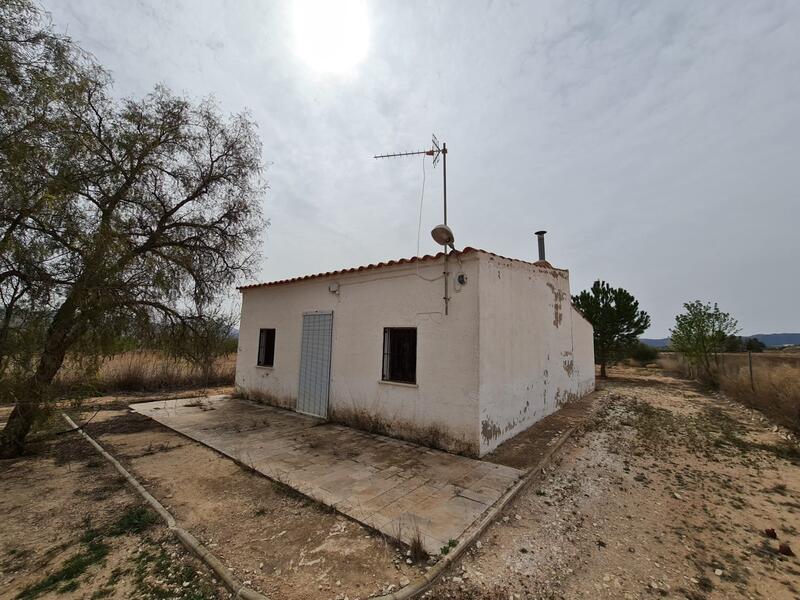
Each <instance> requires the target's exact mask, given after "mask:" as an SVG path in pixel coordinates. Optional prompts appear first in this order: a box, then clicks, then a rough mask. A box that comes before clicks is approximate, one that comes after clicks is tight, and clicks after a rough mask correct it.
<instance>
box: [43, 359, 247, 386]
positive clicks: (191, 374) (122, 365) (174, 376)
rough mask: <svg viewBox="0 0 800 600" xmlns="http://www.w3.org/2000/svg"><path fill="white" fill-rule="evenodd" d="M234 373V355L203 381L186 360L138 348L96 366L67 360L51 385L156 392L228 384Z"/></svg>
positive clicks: (199, 373)
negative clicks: (135, 350)
mask: <svg viewBox="0 0 800 600" xmlns="http://www.w3.org/2000/svg"><path fill="white" fill-rule="evenodd" d="M235 372H236V355H235V354H229V355H227V356H225V357H223V358H222V359H220V360H218V361H217V364H215V365H214V368H213V369H212V371H211V375H210V376H209V378H208V380H206V378H205V377H204V375H203V373H202V372H201V371H200V370H199V369H197V368H195V367H193V366H192V365H191V364H189V363H187V362H186V361H182V360H176V359H173V358H169V357H167V356H164V355H163V354H160V353H158V352H153V351H138V352H125V353H123V354H118V355H116V356H112V357H109V358H107V359H105V360H103V361H102V362H101V364H100V365H99V367H97V366H96V365H94V366H87V365H82V364H81V363H80V362H79V361H69V362H68V363H67V364H65V365H64V367H62V369H61V372H60V373H59V374H58V377H57V378H56V381H55V384H56V386H57V387H58V388H59V389H61V390H65V391H66V390H87V391H94V392H103V393H109V392H122V391H125V392H129V391H156V390H168V389H182V388H190V387H198V386H219V385H232V384H233V380H234V375H235Z"/></svg>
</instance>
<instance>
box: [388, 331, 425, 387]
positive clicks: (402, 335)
mask: <svg viewBox="0 0 800 600" xmlns="http://www.w3.org/2000/svg"><path fill="white" fill-rule="evenodd" d="M382 378H383V380H384V381H396V382H398V383H416V382H417V328H416V327H385V328H384V329H383V376H382Z"/></svg>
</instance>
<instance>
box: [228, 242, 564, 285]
mask: <svg viewBox="0 0 800 600" xmlns="http://www.w3.org/2000/svg"><path fill="white" fill-rule="evenodd" d="M456 252H457V253H458V254H459V255H460V256H464V255H467V254H475V253H480V254H487V255H489V256H496V257H497V258H501V259H503V260H511V261H514V262H520V263H524V264H527V265H531V266H534V267H538V268H541V269H552V270H553V271H566V269H558V268H556V267H554V266H552V265H551V264H550V263H548V262H545V261H536V262H530V261H527V260H521V259H519V258H508V257H507V256H501V255H499V254H495V253H494V252H489V251H488V250H482V249H481V248H473V247H472V246H467V247H465V248H464V249H463V250H457V251H456ZM451 255H452V252H451ZM442 256H444V252H437V253H436V254H425V255H424V256H412V257H410V258H400V259H396V260H388V261H385V262H379V263H371V264H368V265H362V266H360V267H351V268H349V269H339V270H336V271H327V272H325V273H314V274H312V275H301V276H299V277H291V278H289V279H278V280H276V281H267V282H264V283H252V284H249V285H242V286H239V287H237V288H236V289H237V290H239V291H240V292H241V291H243V290H250V289H254V288H262V287H270V286H273V285H284V284H288V283H299V282H301V281H309V280H312V279H321V278H323V277H332V276H334V275H347V274H349V273H359V272H362V271H371V270H374V269H382V268H385V267H393V266H397V265H404V264H412V263H416V262H426V261H430V260H437V259H439V258H441V257H442Z"/></svg>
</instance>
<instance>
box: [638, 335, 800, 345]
mask: <svg viewBox="0 0 800 600" xmlns="http://www.w3.org/2000/svg"><path fill="white" fill-rule="evenodd" d="M742 337H754V338H756V339H757V340H758V341H759V342H761V343H762V344H764V345H765V346H766V347H767V348H776V347H779V346H800V333H757V334H755V335H746V336H742ZM640 340H641V341H642V342H643V343H645V344H647V345H648V346H653V347H654V348H666V347H667V346H668V345H669V338H640Z"/></svg>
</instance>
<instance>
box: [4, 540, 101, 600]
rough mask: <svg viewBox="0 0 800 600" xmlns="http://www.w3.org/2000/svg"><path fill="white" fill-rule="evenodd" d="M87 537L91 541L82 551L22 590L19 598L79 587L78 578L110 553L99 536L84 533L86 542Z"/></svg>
mask: <svg viewBox="0 0 800 600" xmlns="http://www.w3.org/2000/svg"><path fill="white" fill-rule="evenodd" d="M85 539H88V540H89V541H88V542H85V543H84V547H83V548H82V549H81V551H79V552H78V553H77V554H76V555H74V556H72V557H71V558H68V559H67V560H66V561H65V562H64V564H63V565H62V566H61V568H60V569H59V570H57V571H56V572H55V573H52V574H50V575H48V576H47V577H45V578H44V579H42V580H41V581H40V582H39V583H36V584H34V585H32V586H30V587H27V588H25V589H24V590H22V592H20V594H19V595H18V596H17V599H18V600H32V599H33V598H38V597H39V596H41V595H42V594H45V593H47V592H51V591H54V590H57V591H58V592H61V593H64V592H68V591H74V590H76V589H78V585H79V584H78V578H79V577H80V576H81V575H83V574H84V573H85V572H86V570H87V569H89V567H91V566H92V565H96V564H102V563H103V562H104V561H105V558H106V555H108V545H107V544H105V543H103V542H102V541H101V540H99V539H97V536H91V537H87V536H86V535H84V537H82V538H81V541H82V542H84V540H85Z"/></svg>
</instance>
